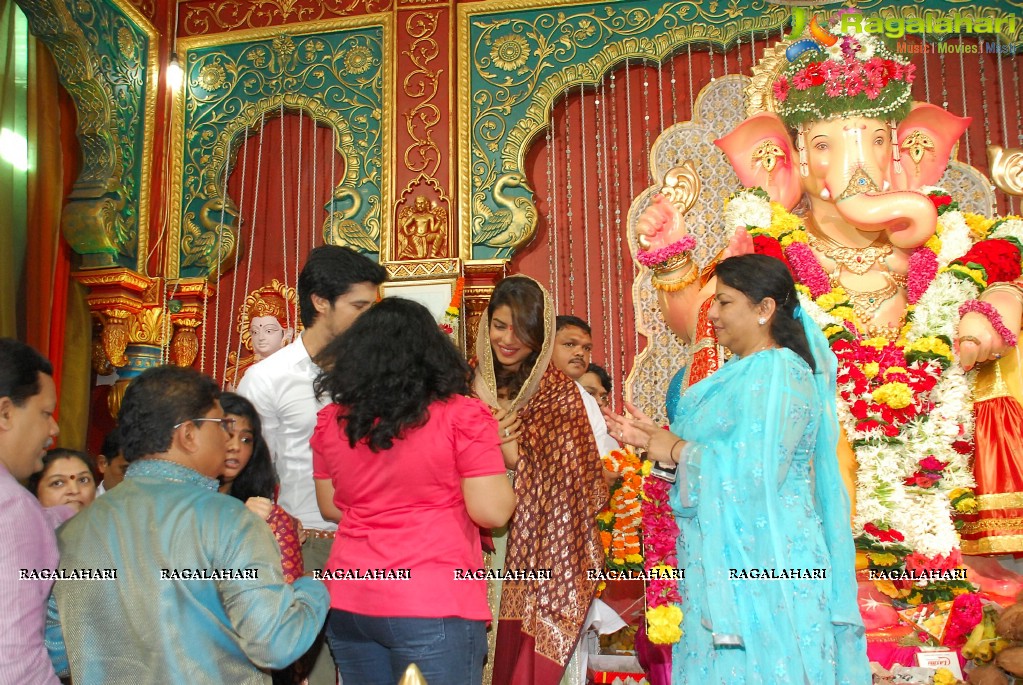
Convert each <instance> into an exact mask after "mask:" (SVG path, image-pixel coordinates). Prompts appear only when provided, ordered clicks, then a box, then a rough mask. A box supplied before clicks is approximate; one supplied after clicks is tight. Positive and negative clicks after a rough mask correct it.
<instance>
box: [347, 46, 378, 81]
mask: <svg viewBox="0 0 1023 685" xmlns="http://www.w3.org/2000/svg"><path fill="white" fill-rule="evenodd" d="M344 63H345V69H347V70H348V73H350V74H362V73H364V72H366V71H368V70H369V68H370V67H371V66H373V51H372V50H370V49H369V48H368V47H366V46H365V45H356V46H355V47H353V48H352V49H351V50H349V51H348V52H347V53H345V58H344Z"/></svg>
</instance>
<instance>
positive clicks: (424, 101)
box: [401, 12, 442, 177]
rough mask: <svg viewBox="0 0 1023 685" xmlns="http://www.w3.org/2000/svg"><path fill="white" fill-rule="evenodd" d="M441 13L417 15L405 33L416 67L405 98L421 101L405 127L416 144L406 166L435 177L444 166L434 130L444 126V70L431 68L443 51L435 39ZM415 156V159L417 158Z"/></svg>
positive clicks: (407, 81)
mask: <svg viewBox="0 0 1023 685" xmlns="http://www.w3.org/2000/svg"><path fill="white" fill-rule="evenodd" d="M439 17H440V12H413V13H412V14H410V15H409V17H408V19H406V21H405V30H406V32H407V33H408V35H409V37H410V38H412V44H411V45H410V46H409V47H408V49H407V50H403V51H402V52H403V53H404V54H405V55H407V56H408V58H409V59H410V60H411V61H412V64H413V65H415V69H413V70H411V71H410V72H408V73H407V74H405V78H404V79H402V82H401V86H402V89H403V90H404V91H405V95H407V96H409V97H410V98H413V99H416V100H418V101H417V102H416V104H415V105H413V107H412V108H411V109H410V110H409V111H408V112H405V126H406V127H407V129H408V133H409V136H411V137H412V144H411V145H409V147H408V148H407V149H406V150H405V167H406V168H407V169H409V170H410V171H413V172H423V173H425V174H426V175H427V176H430V177H433V176H435V175H436V173H437V169H438V168H439V167H440V158H441V152H440V148H439V147H438V146H437V143H436V142H434V140H433V129H434V128H435V127H436V126H437V124H439V123H440V120H441V112H440V108H439V107H438V106H437V105H436V104H434V102H433V100H434V99H435V98H436V97H437V89H438V88H439V83H440V74H441V71H442V70H440V69H433V70H431V69H430V68H429V64H430V62H432V61H434V60H435V59H437V57H438V55H439V54H440V49H439V47H438V45H437V41H436V40H434V39H433V36H434V34H435V33H436V32H437V21H438V18H439ZM413 157H415V159H413Z"/></svg>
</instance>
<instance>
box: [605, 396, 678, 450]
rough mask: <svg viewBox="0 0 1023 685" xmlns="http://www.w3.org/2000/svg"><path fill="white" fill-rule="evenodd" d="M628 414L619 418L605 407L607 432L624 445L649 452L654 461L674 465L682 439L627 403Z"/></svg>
mask: <svg viewBox="0 0 1023 685" xmlns="http://www.w3.org/2000/svg"><path fill="white" fill-rule="evenodd" d="M625 409H626V411H627V412H628V414H626V415H624V416H618V415H617V414H613V413H611V411H610V410H609V409H607V408H606V407H604V408H603V409H601V411H602V412H603V413H604V419H605V421H607V432H608V433H609V434H610V435H611V437H613V438H616V439H617V440H618V442H620V443H622V444H623V445H633V446H634V447H638V448H640V449H644V450H646V452H647V457H648V458H649V459H652V460H654V461H659V462H662V463H665V464H671V465H674V464H676V463H677V460H676V459H675V457H674V456H673V454H672V452H676V453H678V450H676V449H675V447H676V446H677V445H678V444H679V443H680V442H681V439H680V438H679V437H678V436H677V435H675V434H674V433H672V432H671V431H669V430H666V429H664V428H661V427H660V426H658V425H657V424H656V423H654V421H653V419H651V418H650V417H648V416H647V415H646V414H644V413H643V412H642V411H640V410H639V409H637V408H636V407H635V406H634V405H632V404H629V403H628V402H626V403H625Z"/></svg>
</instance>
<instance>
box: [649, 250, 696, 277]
mask: <svg viewBox="0 0 1023 685" xmlns="http://www.w3.org/2000/svg"><path fill="white" fill-rule="evenodd" d="M689 261H690V257H689V253H688V252H680V253H679V254H677V255H675V256H674V257H672V258H671V259H669V260H668V261H666V262H661V263H660V264H658V265H657V266H655V267H653V271H654V273H655V274H666V273H669V272H671V271H676V270H678V269H681V268H682V267H683V266H686V265H688V264H689Z"/></svg>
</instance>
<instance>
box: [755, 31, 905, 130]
mask: <svg viewBox="0 0 1023 685" xmlns="http://www.w3.org/2000/svg"><path fill="white" fill-rule="evenodd" d="M829 31H830V33H831V34H832V35H836V36H837V35H841V25H840V24H836V25H835V26H833V27H831V28H830V29H829ZM914 70H915V67H914V66H913V65H912V64H910V63H909V61H908V60H906V59H905V58H903V57H902V56H900V55H898V54H897V53H896V52H895V51H894V50H893V49H892V48H891V46H889V45H888V44H887V43H886V42H885V41H884V39H883V38H881V37H880V36H875V35H870V34H857V35H855V36H851V35H842V37H841V39H840V40H839V42H838V43H836V44H835V46H833V48H832V49H829V50H828V51H827V52H825V53H824V54H823V55H822V54H821V53H820V52H819V51H814V50H808V51H806V52H804V53H803V54H802V55H801V56H800V57H799V58H798V59H796V61H794V62H792V63H791V64H790V65H789V66H788V67H787V68H785V70H784V71H782V73H781V74H779V75H778V77H777V78H776V79H775V81H774V83H773V84H772V91H773V94H774V99H775V108H776V109H777V112H778V116H780V117H781V118H782V120H783V121H784V122H785V124H786V125H788V126H789V127H792V128H795V127H797V126H799V125H801V124H806V123H809V122H811V121H822V120H825V119H829V118H831V117H832V116H837V115H841V116H850V115H858V116H864V117H868V118H873V119H895V120H901V119H903V118H905V116H906V114H908V113H909V109H910V107H911V106H912V93H911V87H912V84H913V80H914V76H915V74H914Z"/></svg>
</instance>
